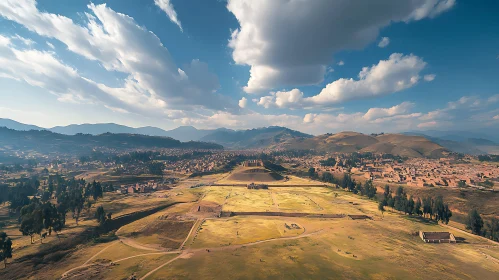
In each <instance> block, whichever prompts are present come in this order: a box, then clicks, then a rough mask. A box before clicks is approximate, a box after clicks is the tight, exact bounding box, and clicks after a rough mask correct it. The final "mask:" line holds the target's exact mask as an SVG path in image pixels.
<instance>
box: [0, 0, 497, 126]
mask: <svg viewBox="0 0 499 280" xmlns="http://www.w3.org/2000/svg"><path fill="white" fill-rule="evenodd" d="M498 9H499V3H497V2H496V1H464V0H461V1H460V0H456V1H454V0H412V1H399V0H386V1H382V2H380V1H377V2H373V1H355V2H353V1H346V0H345V1H320V0H317V1H313V2H307V1H303V0H292V1H288V0H286V1H284V0H282V1H281V0H275V1H259V0H254V1H250V0H234V1H232V0H229V1H219V0H182V1H181V0H170V1H167V0H150V1H149V0H144V1H131V0H119V1H118V0H110V1H93V2H90V1H86V0H73V1H54V0H45V1H43V0H39V1H34V0H21V1H13V0H12V1H11V0H6V1H1V2H0V59H1V61H0V84H1V87H0V100H1V101H0V117H3V118H11V119H14V120H17V121H21V122H24V123H30V124H36V125H39V126H42V127H51V126H56V125H67V124H71V123H107V122H115V123H119V124H124V125H130V126H135V127H138V126H147V125H151V126H158V127H161V128H164V129H171V128H174V127H177V126H180V125H193V126H195V127H197V128H215V127H228V128H234V129H246V128H254V127H262V126H269V125H281V126H287V127H290V128H293V129H297V130H301V131H304V132H308V133H313V134H320V133H326V132H337V131H342V130H356V131H361V132H380V131H384V132H401V131H410V130H427V129H437V130H469V131H487V130H490V129H498V128H499V90H498V88H499V87H498V85H499V83H498V82H497V76H498V73H499V71H498V70H499V18H498V17H497V15H496V14H495V11H497V10H498Z"/></svg>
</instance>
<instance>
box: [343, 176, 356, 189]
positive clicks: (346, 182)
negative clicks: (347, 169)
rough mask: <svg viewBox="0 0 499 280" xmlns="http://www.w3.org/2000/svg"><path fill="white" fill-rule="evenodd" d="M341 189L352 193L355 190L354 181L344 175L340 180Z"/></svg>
mask: <svg viewBox="0 0 499 280" xmlns="http://www.w3.org/2000/svg"><path fill="white" fill-rule="evenodd" d="M341 187H342V188H344V189H348V190H349V191H353V190H354V189H355V180H352V177H351V176H350V175H349V174H347V173H345V174H344V175H343V179H342V180H341Z"/></svg>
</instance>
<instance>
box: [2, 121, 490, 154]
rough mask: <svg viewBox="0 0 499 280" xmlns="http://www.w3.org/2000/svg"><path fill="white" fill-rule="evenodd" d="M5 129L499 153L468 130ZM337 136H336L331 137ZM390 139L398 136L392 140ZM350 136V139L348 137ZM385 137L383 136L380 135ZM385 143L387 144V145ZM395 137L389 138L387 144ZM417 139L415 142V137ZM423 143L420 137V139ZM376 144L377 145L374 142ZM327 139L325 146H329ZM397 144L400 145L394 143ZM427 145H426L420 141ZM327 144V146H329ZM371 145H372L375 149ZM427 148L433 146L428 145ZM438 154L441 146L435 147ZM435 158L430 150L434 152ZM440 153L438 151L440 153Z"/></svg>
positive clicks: (249, 144)
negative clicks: (373, 132) (318, 132)
mask: <svg viewBox="0 0 499 280" xmlns="http://www.w3.org/2000/svg"><path fill="white" fill-rule="evenodd" d="M0 127H7V128H10V129H15V130H25V131H29V130H47V131H51V132H55V133H59V134H62V135H76V134H90V135H94V136H96V135H100V134H104V133H113V134H141V135H149V136H161V137H170V138H173V139H176V140H179V141H181V142H187V141H202V142H212V143H216V144H220V145H222V146H224V147H225V148H229V149H258V148H291V149H294V148H301V149H318V150H324V151H338V152H352V151H368V150H369V151H383V152H387V153H388V152H391V153H394V154H400V155H407V156H409V155H411V156H418V155H419V156H421V155H427V154H428V151H426V149H423V150H418V148H417V147H412V146H411V145H412V144H411V145H409V146H406V145H408V143H412V142H411V141H409V142H408V141H407V140H408V139H410V138H407V137H403V136H419V137H423V138H425V139H426V140H429V141H430V142H432V143H434V144H436V145H438V146H439V147H441V148H444V149H446V150H449V151H453V152H459V153H467V154H486V153H491V154H499V144H497V142H499V141H498V140H496V139H499V138H497V137H496V136H495V134H493V133H489V134H484V133H479V132H477V133H469V132H463V131H436V130H428V131H412V132H404V133H402V134H385V135H384V136H383V137H378V135H375V136H373V135H365V134H361V133H358V134H356V135H353V134H352V133H354V132H342V133H337V134H325V135H319V136H315V137H314V136H313V135H309V134H305V133H302V132H299V131H296V130H292V129H289V128H286V127H279V126H270V127H263V128H255V129H248V130H232V129H227V128H218V129H197V128H195V127H192V126H180V127H177V128H175V129H172V130H163V129H161V128H157V127H152V126H146V127H138V128H134V127H129V126H125V125H119V124H115V123H99V124H72V125H68V126H56V127H52V128H41V127H38V126H35V125H29V124H23V123H19V122H16V121H13V120H10V119H1V118H0ZM333 135H336V136H334V137H332V136H333ZM387 135H398V136H390V137H388V136H387ZM347 136H348V137H347ZM379 136H381V135H379ZM384 139H386V140H387V141H384ZM388 139H390V140H388ZM413 139H414V138H413ZM418 139H421V138H418ZM375 140H376V141H375ZM324 141H325V142H324ZM394 143H395V144H394ZM418 143H422V142H418ZM326 144H327V145H326ZM371 145H373V146H371ZM370 146H371V147H370ZM425 146H428V147H429V145H425ZM434 148H435V149H434V150H438V149H440V148H438V147H434ZM430 154H431V152H430ZM437 154H438V153H437Z"/></svg>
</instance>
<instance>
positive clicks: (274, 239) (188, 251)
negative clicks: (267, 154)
mask: <svg viewBox="0 0 499 280" xmlns="http://www.w3.org/2000/svg"><path fill="white" fill-rule="evenodd" d="M320 232H322V230H318V231H315V232H311V233H307V234H301V235H298V236H290V237H278V238H271V239H266V240H260V241H255V242H250V243H245V244H237V245H229V246H224V247H211V248H198V249H187V250H184V251H183V252H182V254H180V255H179V256H177V257H176V258H173V259H171V260H169V261H167V262H166V263H164V264H162V265H160V266H158V267H157V268H155V269H153V270H151V271H150V272H148V273H147V274H146V275H144V276H143V277H142V278H140V280H145V279H146V278H147V277H149V276H150V275H152V274H153V273H155V272H156V271H158V270H160V269H161V268H163V267H165V266H166V265H168V264H170V263H172V262H174V261H176V260H177V259H179V258H182V257H188V256H191V255H192V254H195V253H199V252H208V251H210V252H211V251H213V252H216V251H225V250H234V249H239V248H242V247H249V246H255V245H258V244H262V243H267V242H273V241H283V240H294V239H300V238H304V237H308V236H312V235H315V234H318V233H320Z"/></svg>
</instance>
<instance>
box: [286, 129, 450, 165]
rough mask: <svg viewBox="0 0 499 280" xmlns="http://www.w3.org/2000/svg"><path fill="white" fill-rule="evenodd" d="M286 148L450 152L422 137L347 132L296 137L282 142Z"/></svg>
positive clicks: (407, 153) (427, 154)
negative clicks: (306, 137)
mask: <svg viewBox="0 0 499 280" xmlns="http://www.w3.org/2000/svg"><path fill="white" fill-rule="evenodd" d="M279 147H280V148H284V149H296V150H303V149H313V150H316V151H319V152H338V153H352V152H373V153H386V154H393V155H399V156H405V157H435V158H436V157H441V156H442V155H444V154H445V153H447V152H449V151H448V150H447V149H445V148H444V147H442V146H440V145H438V144H436V143H434V142H432V141H430V140H428V139H426V138H424V137H422V136H409V135H403V134H384V135H378V136H371V135H366V134H362V133H357V132H352V131H345V132H340V133H336V134H324V135H319V136H316V137H313V138H308V139H303V138H302V139H293V140H290V141H287V142H283V143H281V145H280V146H279Z"/></svg>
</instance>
